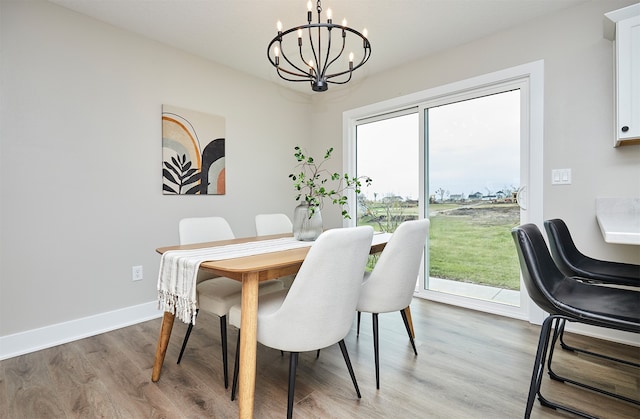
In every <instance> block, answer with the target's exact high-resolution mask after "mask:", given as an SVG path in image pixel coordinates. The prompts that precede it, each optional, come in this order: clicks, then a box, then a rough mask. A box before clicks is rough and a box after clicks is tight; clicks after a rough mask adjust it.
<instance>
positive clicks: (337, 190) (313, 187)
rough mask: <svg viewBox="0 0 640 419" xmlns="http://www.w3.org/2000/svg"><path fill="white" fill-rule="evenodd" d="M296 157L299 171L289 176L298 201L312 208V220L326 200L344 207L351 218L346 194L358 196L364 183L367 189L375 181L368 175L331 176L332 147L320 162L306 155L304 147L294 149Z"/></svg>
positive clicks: (345, 215)
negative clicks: (328, 165) (328, 167)
mask: <svg viewBox="0 0 640 419" xmlns="http://www.w3.org/2000/svg"><path fill="white" fill-rule="evenodd" d="M294 150H295V153H294V154H293V155H294V156H295V158H296V160H297V161H298V165H296V166H295V172H296V173H291V174H289V178H290V179H291V180H292V181H293V187H294V189H295V190H296V191H297V192H298V195H297V196H296V201H300V200H302V201H304V202H306V203H307V204H308V205H309V218H311V217H312V216H313V214H314V213H315V212H316V211H317V210H318V209H321V208H322V204H323V201H324V198H327V199H330V200H331V202H332V203H333V204H337V205H340V206H341V207H342V217H344V218H351V217H350V216H349V212H348V211H347V210H346V209H345V208H344V206H345V205H346V204H347V196H346V195H345V192H346V191H348V190H354V191H355V193H356V194H359V193H360V190H361V189H360V188H361V187H362V184H363V183H364V184H365V185H366V186H369V185H371V182H372V180H371V178H370V177H368V176H360V177H356V176H349V174H348V173H344V174H342V175H341V174H340V173H331V172H329V171H328V170H327V169H325V168H323V166H324V164H325V163H326V162H327V161H328V160H329V159H330V158H331V153H333V147H331V148H329V149H328V150H327V152H326V153H325V154H324V158H323V159H322V160H321V161H319V162H316V160H315V159H314V158H313V157H312V156H309V155H308V154H306V152H305V151H303V150H302V148H300V147H298V146H296V147H294Z"/></svg>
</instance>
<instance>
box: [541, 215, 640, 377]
mask: <svg viewBox="0 0 640 419" xmlns="http://www.w3.org/2000/svg"><path fill="white" fill-rule="evenodd" d="M544 228H545V230H546V232H547V238H548V239H549V250H550V251H551V256H552V257H553V260H554V261H555V263H556V266H557V267H558V269H560V271H561V272H562V273H563V274H565V275H566V276H570V277H576V278H579V279H580V280H581V281H584V282H591V283H597V284H608V285H624V286H627V287H640V265H634V264H630V263H621V262H613V261H607V260H601V259H594V258H591V257H589V256H586V255H584V254H583V253H582V252H581V251H580V250H578V248H577V247H576V245H575V243H574V241H573V238H572V237H571V233H570V232H569V227H568V226H567V224H566V223H565V222H564V220H561V219H559V218H555V219H551V220H546V221H545V222H544ZM564 326H565V322H564V321H560V325H559V341H560V345H561V346H562V349H565V350H569V351H572V352H581V353H585V354H589V355H592V356H597V357H600V358H604V359H609V360H612V361H617V362H627V361H624V360H621V359H619V358H613V357H610V356H608V355H605V354H601V353H597V352H593V351H589V350H586V349H583V348H578V347H575V346H571V345H569V344H567V343H566V342H565V340H564ZM628 363H629V364H630V365H633V366H636V367H640V364H637V363H633V362H628Z"/></svg>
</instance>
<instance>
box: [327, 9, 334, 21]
mask: <svg viewBox="0 0 640 419" xmlns="http://www.w3.org/2000/svg"><path fill="white" fill-rule="evenodd" d="M331 18H333V12H332V11H331V9H327V22H329V23H331Z"/></svg>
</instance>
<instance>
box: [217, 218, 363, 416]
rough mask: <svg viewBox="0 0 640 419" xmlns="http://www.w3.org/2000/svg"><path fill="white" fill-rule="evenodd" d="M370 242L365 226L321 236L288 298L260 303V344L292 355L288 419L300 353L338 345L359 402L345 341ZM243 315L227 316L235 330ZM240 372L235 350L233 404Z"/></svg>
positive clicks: (274, 296)
mask: <svg viewBox="0 0 640 419" xmlns="http://www.w3.org/2000/svg"><path fill="white" fill-rule="evenodd" d="M372 238H373V229H372V228H371V227H369V226H363V227H352V228H338V229H333V230H327V231H325V232H323V233H322V234H321V235H320V237H318V238H317V239H316V241H315V242H314V243H313V245H312V246H311V248H310V249H309V253H308V254H307V256H306V258H305V260H304V262H303V263H302V266H301V267H300V271H299V272H298V275H297V276H296V280H295V281H294V282H293V284H292V285H291V288H290V289H289V290H288V292H287V291H279V292H274V293H271V294H268V295H265V296H264V298H262V299H260V301H259V302H258V319H257V320H258V323H257V324H258V330H257V340H258V342H259V343H261V344H263V345H265V346H268V347H271V348H274V349H279V350H281V351H286V352H290V359H289V387H288V388H289V390H288V399H287V418H291V416H292V414H293V400H294V388H295V376H296V366H297V364H298V354H299V353H300V352H306V351H315V350H318V349H321V348H326V347H328V346H330V345H333V344H335V343H338V344H339V345H340V349H341V350H342V355H343V357H344V360H345V363H346V364H347V369H348V370H349V374H350V375H351V380H352V382H353V385H354V387H355V390H356V394H357V396H358V398H360V390H359V388H358V383H357V381H356V377H355V374H354V372H353V368H352V367H351V361H350V359H349V354H348V352H347V348H346V346H345V343H344V338H345V336H346V335H347V334H348V333H349V330H351V324H352V323H353V311H354V310H355V308H356V304H357V302H358V295H359V293H360V287H361V283H362V275H363V274H364V268H365V265H366V263H367V258H368V255H369V250H370V248H371V240H372ZM241 315H242V310H241V307H240V305H235V306H233V307H232V308H231V311H230V312H229V323H230V324H231V325H233V326H236V327H238V328H239V327H240V320H241ZM240 332H241V331H240ZM238 335H239V334H238ZM238 344H239V340H238ZM238 366H239V357H238V350H237V349H236V362H235V367H234V380H233V387H232V390H231V397H232V400H233V398H234V397H235V391H236V386H237V377H238Z"/></svg>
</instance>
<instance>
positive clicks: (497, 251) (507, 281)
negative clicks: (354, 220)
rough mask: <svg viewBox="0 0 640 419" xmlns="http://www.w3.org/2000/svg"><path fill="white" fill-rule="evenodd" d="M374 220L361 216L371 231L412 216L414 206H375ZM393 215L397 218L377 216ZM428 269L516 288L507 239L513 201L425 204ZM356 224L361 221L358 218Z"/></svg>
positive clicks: (514, 219) (514, 214) (514, 218)
mask: <svg viewBox="0 0 640 419" xmlns="http://www.w3.org/2000/svg"><path fill="white" fill-rule="evenodd" d="M373 213H374V214H378V219H377V220H372V219H363V221H364V223H365V224H370V225H373V226H374V228H376V230H381V229H385V230H386V229H387V228H381V226H393V225H397V223H398V222H399V221H400V220H401V219H411V218H416V217H417V208H402V209H400V210H396V211H389V210H388V209H377V210H375V211H373ZM379 214H387V215H391V214H395V215H396V216H397V217H398V220H394V221H393V222H391V221H389V220H386V219H385V220H382V221H381V220H380V219H379V218H380V217H379ZM429 219H430V221H431V228H430V231H429V265H430V266H429V274H430V276H432V277H437V278H444V279H450V280H455V281H464V282H473V283H476V284H484V285H490V286H496V287H500V288H506V289H513V290H518V289H519V288H520V273H519V272H520V271H519V265H518V258H517V254H516V251H515V246H514V244H513V239H512V238H511V229H512V228H513V227H515V226H516V225H518V224H519V209H518V206H517V205H516V204H490V203H483V202H480V203H476V204H474V205H465V206H461V205H459V204H431V205H430V206H429ZM360 224H362V221H361V222H360Z"/></svg>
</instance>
